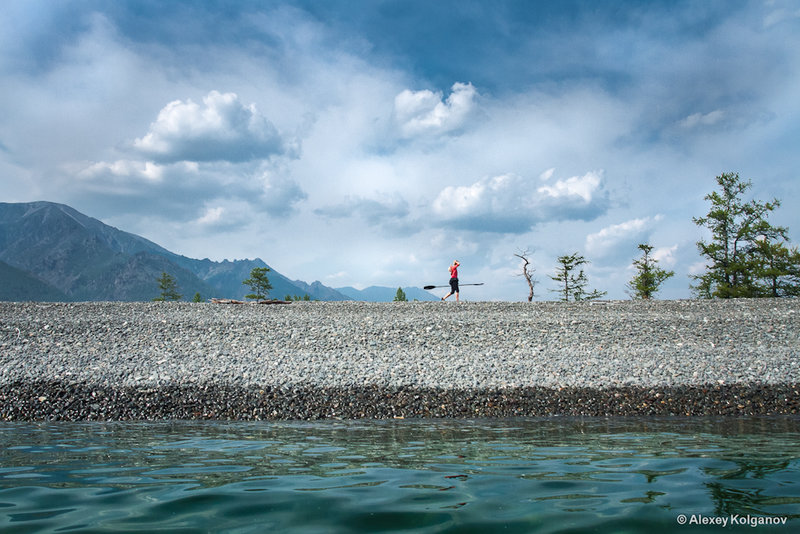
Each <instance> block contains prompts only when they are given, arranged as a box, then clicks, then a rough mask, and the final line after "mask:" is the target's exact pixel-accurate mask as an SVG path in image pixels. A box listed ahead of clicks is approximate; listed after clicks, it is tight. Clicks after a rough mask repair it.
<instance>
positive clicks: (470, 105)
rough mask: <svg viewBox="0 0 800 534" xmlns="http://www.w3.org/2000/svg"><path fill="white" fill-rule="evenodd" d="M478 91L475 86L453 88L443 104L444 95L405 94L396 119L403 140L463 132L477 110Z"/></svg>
mask: <svg viewBox="0 0 800 534" xmlns="http://www.w3.org/2000/svg"><path fill="white" fill-rule="evenodd" d="M477 94H478V93H477V91H476V90H475V87H473V85H472V84H471V83H459V82H456V83H455V84H453V87H452V92H451V93H450V96H448V97H447V99H446V100H442V98H443V95H442V93H441V92H436V93H434V92H433V91H430V90H427V89H425V90H422V91H411V90H409V89H406V90H404V91H403V92H401V93H400V94H398V95H397V96H396V97H395V99H394V116H395V120H396V121H397V125H398V127H399V129H400V135H401V137H405V138H410V137H416V136H418V135H426V134H443V133H448V132H453V131H455V130H458V129H460V128H461V127H463V126H464V124H465V123H466V122H467V119H468V118H469V117H470V115H471V114H472V112H473V110H474V109H475V98H476V96H477Z"/></svg>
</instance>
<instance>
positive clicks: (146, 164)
mask: <svg viewBox="0 0 800 534" xmlns="http://www.w3.org/2000/svg"><path fill="white" fill-rule="evenodd" d="M103 176H105V177H116V178H134V179H141V180H143V181H146V182H160V181H161V180H162V179H163V178H164V167H163V166H162V165H158V164H157V163H153V162H152V161H135V160H117V161H113V162H106V161H100V162H97V163H92V164H91V165H89V166H88V167H86V168H85V169H82V170H81V171H79V172H78V177H79V178H82V179H85V180H91V179H93V178H97V177H103Z"/></svg>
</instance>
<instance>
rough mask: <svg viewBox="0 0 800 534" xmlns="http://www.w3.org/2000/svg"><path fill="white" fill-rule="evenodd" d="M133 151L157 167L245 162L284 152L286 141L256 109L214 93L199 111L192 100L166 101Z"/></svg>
mask: <svg viewBox="0 0 800 534" xmlns="http://www.w3.org/2000/svg"><path fill="white" fill-rule="evenodd" d="M133 147H134V148H135V149H136V150H137V151H138V152H139V153H141V154H143V155H145V156H147V157H151V158H153V159H155V160H157V161H160V162H174V161H182V160H188V161H230V162H243V161H251V160H256V159H267V158H270V157H272V156H275V155H279V154H284V153H286V152H287V150H288V145H287V142H286V141H285V140H284V139H282V137H281V135H280V134H279V133H278V130H277V129H276V128H275V126H273V124H272V123H271V122H269V121H268V120H267V119H266V118H265V117H264V116H263V115H261V113H259V111H258V110H257V109H256V107H255V105H254V104H250V105H244V104H242V102H241V101H240V100H239V97H238V96H237V95H236V93H224V94H223V93H219V92H217V91H211V92H210V93H209V94H208V96H206V97H204V98H203V105H202V106H201V105H199V104H197V103H195V102H193V101H192V100H191V99H189V100H186V102H183V101H181V100H175V101H172V102H170V103H169V104H167V105H166V106H164V108H163V109H162V110H161V111H160V112H159V114H158V118H157V119H156V121H155V122H153V123H152V124H151V125H150V131H149V132H148V133H147V134H146V135H145V136H144V137H140V138H138V139H136V140H135V141H134V142H133Z"/></svg>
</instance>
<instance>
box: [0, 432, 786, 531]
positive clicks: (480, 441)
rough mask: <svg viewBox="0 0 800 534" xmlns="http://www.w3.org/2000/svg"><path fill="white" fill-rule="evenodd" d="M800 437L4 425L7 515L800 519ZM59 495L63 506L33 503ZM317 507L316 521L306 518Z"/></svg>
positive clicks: (0, 490) (1, 486)
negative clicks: (90, 510)
mask: <svg viewBox="0 0 800 534" xmlns="http://www.w3.org/2000/svg"><path fill="white" fill-rule="evenodd" d="M799 437H800V419H798V418H788V417H779V418H774V417H773V418H768V417H763V418H737V419H728V418H687V419H680V418H664V419H642V418H629V419H628V418H612V419H573V418H548V419H511V420H434V421H431V420H402V421H322V422H270V423H264V422H252V423H249V422H213V423H208V422H181V421H178V422H150V423H142V422H126V423H97V422H92V423H85V424H82V423H42V424H34V423H2V424H0V514H2V512H3V511H4V510H8V511H9V513H8V514H6V516H5V517H6V521H8V523H7V524H11V523H25V524H36V523H37V522H43V523H48V522H59V523H60V522H62V521H63V520H64V516H65V515H66V516H69V517H73V516H74V515H76V514H78V513H83V514H85V513H86V510H85V507H86V506H87V504H86V503H87V502H89V503H95V505H97V506H102V503H103V502H105V500H107V499H109V498H111V497H113V498H114V499H121V500H122V501H126V500H129V499H131V498H132V496H133V495H135V498H134V499H133V501H132V503H129V504H132V505H135V506H139V507H141V506H143V504H142V503H144V502H146V503H148V504H147V512H146V513H144V512H141V511H140V512H139V513H133V512H130V511H128V512H120V516H119V521H122V522H124V524H125V525H128V526H130V525H131V524H136V526H137V528H138V527H142V528H144V527H146V526H148V525H149V526H153V524H154V523H152V522H157V520H156V519H155V517H158V516H159V514H162V513H164V514H166V513H167V510H168V509H169V510H171V511H173V512H174V511H175V510H181V514H183V515H184V516H186V517H195V516H197V517H200V516H202V517H206V516H208V515H209V514H211V515H214V514H216V512H212V510H217V511H218V512H220V511H221V513H223V515H224V516H225V517H227V518H228V520H231V518H233V517H244V516H247V515H252V514H255V515H257V516H258V517H260V518H262V519H265V520H266V519H268V518H272V519H273V520H275V521H277V523H279V524H280V525H281V526H283V527H286V526H287V525H288V526H291V525H292V524H293V523H292V522H293V521H294V522H296V521H297V520H298V519H301V518H304V517H305V518H306V519H308V517H307V515H308V513H312V515H314V517H317V516H319V517H317V519H316V520H318V521H322V522H324V520H325V517H324V516H325V515H326V514H333V516H336V514H345V515H347V517H348V519H347V524H348V525H350V524H361V525H366V526H370V525H372V526H373V527H375V526H376V525H379V524H384V523H381V521H398V520H399V521H400V522H401V523H404V524H405V523H408V524H411V525H413V524H416V523H415V521H417V519H413V520H412V519H411V517H410V516H408V515H406V514H411V513H413V514H414V516H415V517H416V516H417V515H418V514H420V513H423V512H424V513H425V514H429V515H427V516H425V517H426V518H427V519H425V520H424V521H423V523H424V525H427V526H428V527H430V526H435V525H441V526H442V528H445V526H447V528H450V527H452V526H453V525H456V524H461V523H459V522H458V521H457V520H458V519H462V520H463V519H464V518H465V517H467V516H465V515H463V514H468V516H469V517H472V518H473V523H470V524H474V521H475V518H477V517H481V516H482V515H481V514H483V515H485V514H486V513H487V512H488V511H491V513H492V514H494V515H493V517H494V518H495V519H493V521H505V523H502V524H504V525H512V526H513V525H525V526H528V527H530V526H531V521H534V522H535V521H543V518H546V517H551V516H552V514H568V516H569V517H571V518H572V520H574V521H578V523H580V522H581V521H588V522H589V523H587V524H595V523H591V521H597V518H598V515H600V516H614V515H620V516H624V517H627V518H628V519H629V520H631V521H633V520H634V519H635V521H639V520H642V521H648V520H653V519H658V520H659V521H661V524H663V526H664V528H665V529H666V528H667V526H669V525H671V526H674V524H675V523H674V518H675V516H676V515H677V514H678V513H689V514H691V513H704V514H707V515H720V516H721V515H731V514H743V515H746V514H754V515H762V516H767V515H771V516H783V517H789V518H790V521H791V520H792V519H793V518H798V517H800V439H798V438H799ZM64 490H76V493H74V494H73V493H69V492H67V493H65V492H64ZM54 492H55V493H57V494H58V495H59V503H60V505H59V506H57V507H54V506H52V505H50V506H44V507H41V508H40V509H36V508H35V504H34V505H24V506H23V505H22V504H21V502H20V501H21V500H22V499H25V500H27V502H33V503H36V502H38V500H37V495H41V496H46V497H47V498H48V499H50V500H51V501H52V497H53V493H54ZM87 493H89V494H91V496H90V497H88V500H87V496H86V495H87ZM259 495H261V497H260V498H259V497H258V496H259ZM77 496H80V498H78V497H77ZM62 497H63V498H62ZM81 499H83V500H81ZM265 499H266V500H265ZM309 499H312V501H309ZM307 502H314V503H315V506H316V508H315V510H314V511H313V512H308V511H307V510H305V511H304V509H303V506H302V505H300V504H298V503H307ZM70 503H71V504H70ZM259 503H260V504H259ZM115 509H117V507H115ZM468 509H470V511H469V512H467V510H468ZM432 511H438V512H436V513H433V512H432ZM106 512H107V511H106ZM320 514H321V515H320ZM365 514H366V515H365ZM375 514H377V516H376V515H375ZM393 514H394V515H393ZM398 514H399V515H398ZM430 514H433V515H430ZM453 514H456V515H453ZM469 514H472V515H469ZM106 515H107V514H106ZM144 516H147V518H145V517H144ZM367 516H368V517H367ZM401 516H402V517H401ZM376 517H378V518H383V519H382V520H377V519H376ZM148 518H149V519H148ZM276 518H281V519H276ZM498 518H499V519H498ZM503 518H505V519H503ZM328 519H330V517H329V518H328ZM162 520H163V518H162ZM304 524H306V525H307V523H304ZM320 524H324V523H320ZM448 525H449V526H448ZM615 525H616V527H618V526H619V524H618V523H615ZM0 526H3V523H2V522H0ZM462 526H463V524H462ZM484 526H489V525H484ZM496 526H497V524H494V525H493V527H496ZM520 528H522V527H521V526H520Z"/></svg>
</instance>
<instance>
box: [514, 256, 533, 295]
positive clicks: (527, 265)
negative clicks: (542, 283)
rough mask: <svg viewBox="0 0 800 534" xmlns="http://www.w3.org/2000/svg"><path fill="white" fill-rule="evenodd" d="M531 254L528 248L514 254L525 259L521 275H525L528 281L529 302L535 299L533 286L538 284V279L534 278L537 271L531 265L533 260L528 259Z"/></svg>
mask: <svg viewBox="0 0 800 534" xmlns="http://www.w3.org/2000/svg"><path fill="white" fill-rule="evenodd" d="M530 255H531V253H530V251H529V250H528V249H525V250H522V251H520V252H519V253H517V254H514V256H516V257H518V258H520V259H521V260H522V261H523V263H522V275H521V276H524V277H525V281H527V282H528V289H529V291H528V302H531V301H532V300H533V286H535V285H536V280H534V279H533V273H534V272H535V269H534V268H533V267H531V262H530V260H529V259H528V256H530Z"/></svg>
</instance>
